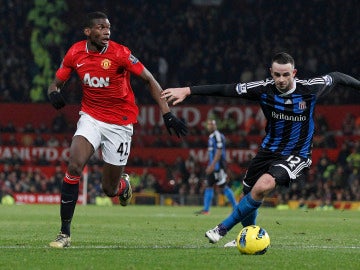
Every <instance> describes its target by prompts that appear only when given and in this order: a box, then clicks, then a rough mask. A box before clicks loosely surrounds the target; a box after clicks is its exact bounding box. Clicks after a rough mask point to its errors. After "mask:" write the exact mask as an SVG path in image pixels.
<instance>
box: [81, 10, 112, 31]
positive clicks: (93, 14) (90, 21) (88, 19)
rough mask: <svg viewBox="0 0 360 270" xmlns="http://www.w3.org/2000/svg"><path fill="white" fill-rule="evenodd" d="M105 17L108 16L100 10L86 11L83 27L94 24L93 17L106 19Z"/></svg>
mask: <svg viewBox="0 0 360 270" xmlns="http://www.w3.org/2000/svg"><path fill="white" fill-rule="evenodd" d="M107 18H108V16H107V15H106V14H105V13H103V12H100V11H95V12H91V13H88V14H87V15H86V18H85V22H84V28H86V27H92V26H93V25H94V20H95V19H107Z"/></svg>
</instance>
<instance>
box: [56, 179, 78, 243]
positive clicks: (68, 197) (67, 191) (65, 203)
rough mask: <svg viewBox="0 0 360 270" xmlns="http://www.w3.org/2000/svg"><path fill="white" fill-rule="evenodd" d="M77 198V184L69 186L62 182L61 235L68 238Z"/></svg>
mask: <svg viewBox="0 0 360 270" xmlns="http://www.w3.org/2000/svg"><path fill="white" fill-rule="evenodd" d="M78 197H79V183H77V184H69V183H66V182H63V184H62V187H61V205H60V216H61V233H64V234H67V235H69V236H70V224H71V219H72V217H73V215H74V211H75V206H76V202H77V200H78Z"/></svg>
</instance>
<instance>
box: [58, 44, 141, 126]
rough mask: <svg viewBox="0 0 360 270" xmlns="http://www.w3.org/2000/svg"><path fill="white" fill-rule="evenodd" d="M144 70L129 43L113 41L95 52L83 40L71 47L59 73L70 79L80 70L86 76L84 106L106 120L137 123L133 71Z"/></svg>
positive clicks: (107, 121) (135, 72)
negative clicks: (132, 52)
mask: <svg viewBox="0 0 360 270" xmlns="http://www.w3.org/2000/svg"><path fill="white" fill-rule="evenodd" d="M143 70H144V66H143V64H142V63H141V62H139V60H138V59H136V58H135V57H134V56H133V55H132V54H131V51H130V50H129V49H128V48H127V47H125V46H123V45H120V44H118V43H116V42H113V41H109V44H108V47H105V48H104V50H103V51H101V52H93V51H89V50H88V49H87V45H86V40H83V41H79V42H77V43H75V44H74V45H72V46H71V48H70V49H69V50H68V52H67V53H66V55H65V57H64V60H63V62H62V64H61V67H60V68H59V69H58V70H57V72H56V77H57V78H58V79H60V80H62V81H66V80H68V79H69V78H70V75H71V72H72V71H76V73H77V74H78V76H79V78H80V79H81V80H82V89H83V98H82V101H81V110H82V111H83V112H85V113H87V114H89V115H91V116H92V117H94V118H95V119H97V120H100V121H103V122H106V123H111V124H118V125H127V124H131V123H136V122H137V116H138V113H139V109H138V107H137V105H136V103H135V96H134V92H133V90H132V88H131V85H130V74H131V73H133V74H136V75H140V74H141V72H142V71H143Z"/></svg>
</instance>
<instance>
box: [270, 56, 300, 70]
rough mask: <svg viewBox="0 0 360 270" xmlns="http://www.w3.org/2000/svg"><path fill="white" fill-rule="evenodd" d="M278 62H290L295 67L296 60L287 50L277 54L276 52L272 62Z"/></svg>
mask: <svg viewBox="0 0 360 270" xmlns="http://www.w3.org/2000/svg"><path fill="white" fill-rule="evenodd" d="M275 62H276V63H278V64H288V63H290V64H291V65H292V66H293V67H295V60H294V58H293V57H292V56H291V55H290V54H288V53H286V52H279V53H277V54H275V55H274V56H273V58H272V62H271V63H275Z"/></svg>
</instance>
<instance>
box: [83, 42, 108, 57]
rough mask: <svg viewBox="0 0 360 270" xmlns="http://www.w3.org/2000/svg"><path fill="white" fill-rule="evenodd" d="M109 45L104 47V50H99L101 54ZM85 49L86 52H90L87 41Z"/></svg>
mask: <svg viewBox="0 0 360 270" xmlns="http://www.w3.org/2000/svg"><path fill="white" fill-rule="evenodd" d="M108 47H109V45H106V46H105V47H104V48H102V50H101V51H100V52H99V54H103V53H105V52H106V51H107V49H108ZM85 51H86V53H89V48H88V45H87V42H85Z"/></svg>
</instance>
